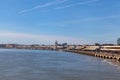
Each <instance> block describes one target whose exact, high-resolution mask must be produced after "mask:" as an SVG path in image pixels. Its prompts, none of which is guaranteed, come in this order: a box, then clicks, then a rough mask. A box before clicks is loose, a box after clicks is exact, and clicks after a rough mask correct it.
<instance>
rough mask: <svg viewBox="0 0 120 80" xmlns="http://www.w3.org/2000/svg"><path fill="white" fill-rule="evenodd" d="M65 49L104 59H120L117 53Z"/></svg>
mask: <svg viewBox="0 0 120 80" xmlns="http://www.w3.org/2000/svg"><path fill="white" fill-rule="evenodd" d="M65 51H66V52H73V53H78V54H84V55H89V56H94V57H99V58H105V59H114V60H118V61H120V55H119V54H115V53H110V52H92V51H80V50H65Z"/></svg>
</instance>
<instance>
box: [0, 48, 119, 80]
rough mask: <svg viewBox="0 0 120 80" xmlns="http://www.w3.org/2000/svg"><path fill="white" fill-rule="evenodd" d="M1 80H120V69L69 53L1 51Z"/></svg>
mask: <svg viewBox="0 0 120 80" xmlns="http://www.w3.org/2000/svg"><path fill="white" fill-rule="evenodd" d="M0 80H120V66H119V65H117V64H114V63H112V62H110V61H107V60H103V59H100V58H95V57H91V56H86V55H80V54H73V53H68V52H56V51H42V50H15V49H0Z"/></svg>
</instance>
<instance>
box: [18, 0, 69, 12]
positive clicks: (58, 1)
mask: <svg viewBox="0 0 120 80" xmlns="http://www.w3.org/2000/svg"><path fill="white" fill-rule="evenodd" d="M66 1H68V0H56V1H52V2H48V3H45V4H43V5H38V6H34V7H32V8H30V9H24V10H22V11H20V12H18V13H19V14H22V13H26V12H29V11H32V10H36V9H39V8H45V7H48V6H52V5H55V4H58V3H63V2H66Z"/></svg>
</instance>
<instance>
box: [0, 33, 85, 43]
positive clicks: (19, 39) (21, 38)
mask: <svg viewBox="0 0 120 80" xmlns="http://www.w3.org/2000/svg"><path fill="white" fill-rule="evenodd" d="M0 38H1V40H0V42H9V43H12V42H15V43H21V44H33V43H34V44H44V43H45V44H54V42H55V40H58V41H59V42H60V43H63V42H67V43H69V44H78V43H85V40H84V39H79V38H72V37H65V36H56V35H38V34H28V33H16V32H0ZM86 42H87V41H86Z"/></svg>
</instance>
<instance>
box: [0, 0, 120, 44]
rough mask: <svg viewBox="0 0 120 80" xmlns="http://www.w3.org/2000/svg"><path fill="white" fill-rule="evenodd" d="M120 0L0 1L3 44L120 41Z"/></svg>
mask: <svg viewBox="0 0 120 80" xmlns="http://www.w3.org/2000/svg"><path fill="white" fill-rule="evenodd" d="M119 37H120V0H0V43H20V44H54V42H55V41H56V40H57V41H58V42H59V43H62V42H67V43H68V44H94V43H113V44H116V42H117V39H118V38H119Z"/></svg>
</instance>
